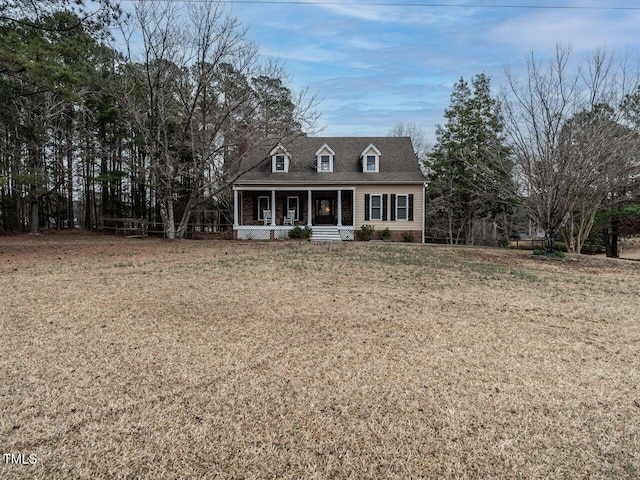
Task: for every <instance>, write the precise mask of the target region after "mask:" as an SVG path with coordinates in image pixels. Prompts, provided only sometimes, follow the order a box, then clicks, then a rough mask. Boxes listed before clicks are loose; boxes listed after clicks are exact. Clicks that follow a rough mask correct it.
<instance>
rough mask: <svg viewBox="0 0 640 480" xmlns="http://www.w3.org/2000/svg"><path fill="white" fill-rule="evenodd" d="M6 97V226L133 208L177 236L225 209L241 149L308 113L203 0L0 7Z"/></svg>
mask: <svg viewBox="0 0 640 480" xmlns="http://www.w3.org/2000/svg"><path fill="white" fill-rule="evenodd" d="M114 31H117V32H118V38H121V39H122V40H120V42H119V43H117V45H118V46H117V47H116V46H115V45H116V42H114V41H113V38H114V36H113V35H111V33H110V32H114ZM0 105H2V108H1V109H0V205H1V206H0V220H1V223H0V228H2V229H3V230H5V231H15V230H28V231H30V232H32V233H37V232H38V230H39V229H40V228H42V227H52V228H74V227H83V228H89V229H90V228H96V227H97V226H98V222H99V220H100V219H101V218H105V217H107V218H117V217H132V218H142V219H147V220H148V221H150V222H157V223H158V224H159V225H161V229H162V231H163V233H164V235H165V237H166V238H182V237H183V236H184V235H185V232H186V230H187V226H188V224H189V222H190V220H191V219H192V217H193V216H194V215H198V214H202V212H206V211H210V210H213V209H215V210H216V211H220V210H222V211H225V207H226V210H227V211H228V209H229V202H230V198H231V196H230V194H229V188H228V187H229V186H230V184H231V183H232V182H233V180H234V179H235V178H236V177H237V176H238V175H240V174H242V173H244V172H246V171H247V169H249V168H251V165H248V164H247V163H246V161H245V157H246V154H247V152H249V151H250V150H251V149H253V148H255V147H257V146H259V145H261V144H263V143H265V142H268V143H273V142H277V141H278V140H279V139H283V138H285V137H291V136H296V135H304V134H305V133H306V132H307V131H309V130H310V129H312V128H313V126H314V122H315V120H316V113H315V99H314V98H313V97H312V96H310V95H309V94H308V93H307V92H300V93H297V94H296V93H294V92H292V91H291V89H290V88H289V87H288V86H287V74H286V71H285V70H284V68H283V67H282V66H281V65H278V64H277V63H274V62H270V61H268V60H266V59H264V58H261V57H260V56H259V53H258V48H257V46H256V45H254V44H253V43H252V42H251V41H249V40H248V38H247V35H246V29H245V28H244V27H243V26H242V24H241V23H240V22H239V21H238V20H237V19H236V18H235V17H234V16H233V15H232V13H231V12H230V11H229V10H228V9H226V8H225V7H224V5H223V4H222V3H219V2H215V1H206V0H205V1H202V2H195V3H186V4H185V3H182V2H180V3H178V2H163V1H157V2H156V1H147V0H139V1H136V2H134V7H133V11H132V12H131V13H130V14H127V15H125V14H124V13H123V12H122V11H121V10H120V9H119V8H118V6H117V5H116V4H113V3H111V2H109V1H107V0H103V1H100V2H97V3H96V2H91V3H90V4H85V3H84V2H77V1H75V0H74V1H70V0H56V1H54V0H49V1H45V2H27V1H24V2H16V3H15V4H14V5H13V7H9V6H8V5H4V6H2V7H0ZM218 221H220V219H218ZM222 221H223V222H224V220H222Z"/></svg>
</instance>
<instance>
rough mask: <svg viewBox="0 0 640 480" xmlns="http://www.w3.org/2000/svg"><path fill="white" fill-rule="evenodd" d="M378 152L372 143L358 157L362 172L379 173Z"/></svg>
mask: <svg viewBox="0 0 640 480" xmlns="http://www.w3.org/2000/svg"><path fill="white" fill-rule="evenodd" d="M380 155H381V153H380V150H378V149H377V148H376V146H375V145H374V144H373V143H372V144H370V145H369V146H368V147H367V148H365V149H364V150H363V152H362V154H361V156H360V158H361V159H362V171H363V172H365V173H366V172H375V173H377V172H379V171H380Z"/></svg>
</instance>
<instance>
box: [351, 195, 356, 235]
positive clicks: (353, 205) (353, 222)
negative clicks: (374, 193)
mask: <svg viewBox="0 0 640 480" xmlns="http://www.w3.org/2000/svg"><path fill="white" fill-rule="evenodd" d="M351 193H352V194H353V198H352V199H351V225H353V226H354V227H355V226H356V189H355V187H354V188H353V190H351Z"/></svg>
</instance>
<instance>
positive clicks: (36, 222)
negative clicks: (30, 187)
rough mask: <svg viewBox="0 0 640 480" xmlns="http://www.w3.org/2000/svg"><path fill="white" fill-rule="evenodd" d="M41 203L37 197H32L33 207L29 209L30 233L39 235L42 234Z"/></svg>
mask: <svg viewBox="0 0 640 480" xmlns="http://www.w3.org/2000/svg"><path fill="white" fill-rule="evenodd" d="M39 227H40V203H39V202H38V198H37V197H35V196H32V197H31V205H30V209H29V233H30V234H32V235H38V233H40V228H39Z"/></svg>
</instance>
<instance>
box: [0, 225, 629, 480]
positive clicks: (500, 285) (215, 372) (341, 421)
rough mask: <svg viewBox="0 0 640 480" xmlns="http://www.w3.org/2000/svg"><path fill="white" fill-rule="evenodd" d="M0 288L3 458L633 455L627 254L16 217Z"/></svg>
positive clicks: (579, 467)
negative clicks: (232, 234) (59, 226)
mask: <svg viewBox="0 0 640 480" xmlns="http://www.w3.org/2000/svg"><path fill="white" fill-rule="evenodd" d="M0 292H2V294H1V299H0V333H1V335H2V339H3V340H2V355H1V356H0V372H1V373H0V412H1V416H0V438H2V442H1V445H2V452H0V453H2V454H11V455H12V456H9V457H7V456H6V455H4V456H3V463H2V464H1V465H0V477H2V478H29V479H31V478H42V479H49V478H56V479H79V478H87V479H89V478H153V479H159V478H332V479H333V478H398V479H406V478H420V477H424V478H585V477H588V478H638V475H639V474H640V473H639V472H640V390H639V385H640V321H639V315H638V312H640V296H639V295H638V292H640V264H639V263H637V262H628V261H619V260H618V261H616V260H611V259H602V258H591V257H579V258H577V260H574V261H565V262H556V261H542V260H540V259H538V258H534V257H533V256H531V255H529V253H528V252H517V251H509V250H495V249H478V248H447V247H429V246H423V245H393V244H385V243H361V242H356V243H343V244H339V245H329V244H310V243H308V242H270V243H265V242H241V241H183V242H165V241H160V240H154V239H146V240H126V239H122V238H115V237H104V236H94V235H89V234H76V235H41V236H39V237H36V238H34V237H27V236H8V237H0ZM18 455H22V456H21V457H18ZM29 455H34V457H31V458H35V459H37V461H36V462H31V463H30V462H29V461H26V462H22V463H26V464H25V465H22V464H14V463H15V462H14V460H17V459H18V458H21V459H26V458H29Z"/></svg>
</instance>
